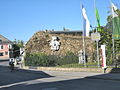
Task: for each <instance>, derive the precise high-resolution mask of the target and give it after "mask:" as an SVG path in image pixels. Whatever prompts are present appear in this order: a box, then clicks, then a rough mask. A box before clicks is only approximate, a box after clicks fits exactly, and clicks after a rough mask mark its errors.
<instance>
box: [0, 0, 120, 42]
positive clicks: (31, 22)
mask: <svg viewBox="0 0 120 90" xmlns="http://www.w3.org/2000/svg"><path fill="white" fill-rule="evenodd" d="M112 1H113V2H114V3H115V4H117V6H118V7H120V0H112ZM81 3H82V4H83V5H84V7H85V9H86V12H87V16H88V19H89V21H90V23H91V25H92V26H96V21H95V14H94V0H0V34H2V35H3V36H5V37H7V38H8V39H10V40H14V39H15V38H16V39H17V40H24V41H28V40H29V38H30V37H31V36H32V35H33V34H34V33H35V32H37V31H39V30H45V29H55V30H62V29H63V27H65V28H68V29H70V30H82V29H83V23H82V12H81ZM96 7H97V8H98V11H99V15H100V22H101V25H103V26H105V25H106V23H107V21H106V18H107V16H108V15H109V14H108V13H107V12H108V11H109V10H110V9H109V7H110V2H109V0H96Z"/></svg>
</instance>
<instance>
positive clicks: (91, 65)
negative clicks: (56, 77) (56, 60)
mask: <svg viewBox="0 0 120 90" xmlns="http://www.w3.org/2000/svg"><path fill="white" fill-rule="evenodd" d="M86 66H87V68H97V67H98V65H97V63H87V64H86ZM57 67H61V68H83V67H85V66H84V64H66V65H61V66H57Z"/></svg>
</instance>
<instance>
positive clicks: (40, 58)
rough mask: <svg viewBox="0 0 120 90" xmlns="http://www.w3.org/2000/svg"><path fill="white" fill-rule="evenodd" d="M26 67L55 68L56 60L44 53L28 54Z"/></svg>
mask: <svg viewBox="0 0 120 90" xmlns="http://www.w3.org/2000/svg"><path fill="white" fill-rule="evenodd" d="M25 65H27V66H48V67H49V66H55V60H54V59H53V58H51V57H50V56H47V55H45V54H43V53H34V54H29V53H27V54H26V57H25Z"/></svg>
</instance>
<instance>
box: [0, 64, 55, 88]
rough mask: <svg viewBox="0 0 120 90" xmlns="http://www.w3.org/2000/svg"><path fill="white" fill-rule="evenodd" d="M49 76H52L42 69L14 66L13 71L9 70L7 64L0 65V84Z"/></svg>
mask: <svg viewBox="0 0 120 90" xmlns="http://www.w3.org/2000/svg"><path fill="white" fill-rule="evenodd" d="M49 77H53V76H50V75H48V74H46V73H45V72H43V71H33V70H23V69H18V68H15V70H14V71H13V72H10V69H9V67H8V66H0V86H3V85H8V84H13V83H18V82H24V81H29V80H35V79H40V78H49Z"/></svg>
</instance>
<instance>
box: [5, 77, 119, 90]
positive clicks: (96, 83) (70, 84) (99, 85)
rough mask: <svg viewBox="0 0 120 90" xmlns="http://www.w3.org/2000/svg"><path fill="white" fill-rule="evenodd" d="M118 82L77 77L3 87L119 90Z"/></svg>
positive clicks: (28, 89)
mask: <svg viewBox="0 0 120 90" xmlns="http://www.w3.org/2000/svg"><path fill="white" fill-rule="evenodd" d="M119 83H120V82H118V81H110V80H103V79H102V80H101V79H92V78H78V79H69V80H62V81H55V82H54V81H53V82H42V83H40V82H39V83H34V84H29V83H26V84H19V85H14V86H11V87H7V88H3V89H5V90H120V85H119Z"/></svg>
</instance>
